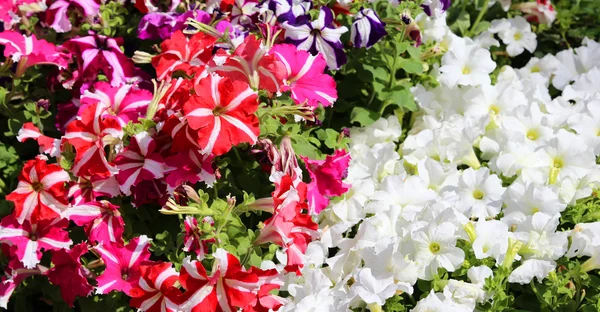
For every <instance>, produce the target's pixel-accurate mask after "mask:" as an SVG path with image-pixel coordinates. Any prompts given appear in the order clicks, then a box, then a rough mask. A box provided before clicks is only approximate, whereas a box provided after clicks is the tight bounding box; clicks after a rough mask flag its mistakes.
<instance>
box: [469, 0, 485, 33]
mask: <svg viewBox="0 0 600 312" xmlns="http://www.w3.org/2000/svg"><path fill="white" fill-rule="evenodd" d="M489 4H490V0H485V1H484V2H483V7H482V8H481V11H479V15H477V19H475V23H473V26H471V30H469V32H468V34H469V35H471V34H472V33H473V30H475V28H477V25H479V22H481V19H482V18H483V16H484V15H485V13H486V12H487V10H488V6H489Z"/></svg>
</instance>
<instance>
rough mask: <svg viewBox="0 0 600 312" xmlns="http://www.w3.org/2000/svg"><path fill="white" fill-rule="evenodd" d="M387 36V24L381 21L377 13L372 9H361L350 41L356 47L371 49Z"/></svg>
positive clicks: (353, 26) (353, 25)
mask: <svg viewBox="0 0 600 312" xmlns="http://www.w3.org/2000/svg"><path fill="white" fill-rule="evenodd" d="M385 35H387V31H385V23H383V22H382V21H381V20H380V19H379V16H377V13H375V11H373V10H371V9H365V8H360V11H359V12H358V13H357V14H356V18H355V20H354V23H353V24H352V29H351V30H350V39H351V40H352V44H353V45H354V47H356V48H370V47H372V46H373V45H374V44H375V43H377V41H379V40H380V39H381V38H383V36H385Z"/></svg>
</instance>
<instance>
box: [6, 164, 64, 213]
mask: <svg viewBox="0 0 600 312" xmlns="http://www.w3.org/2000/svg"><path fill="white" fill-rule="evenodd" d="M69 181H70V177H69V174H68V173H67V172H66V171H64V170H63V169H62V168H61V167H60V166H58V165H57V164H47V163H46V161H45V160H44V159H43V158H41V157H38V158H36V159H32V160H30V161H28V162H27V163H25V165H24V166H23V170H22V171H21V174H20V175H19V184H18V185H17V189H16V190H14V191H13V192H12V193H10V194H8V195H7V196H6V199H7V200H10V201H12V202H13V203H14V204H15V210H14V211H13V216H14V217H15V219H16V220H17V221H18V222H19V223H21V224H22V223H24V222H25V221H30V223H31V224H36V223H38V222H39V221H41V220H52V219H54V218H57V217H58V216H59V215H60V214H61V212H62V211H63V210H64V209H65V208H66V207H67V204H68V202H67V197H66V192H67V190H66V187H65V183H66V182H69Z"/></svg>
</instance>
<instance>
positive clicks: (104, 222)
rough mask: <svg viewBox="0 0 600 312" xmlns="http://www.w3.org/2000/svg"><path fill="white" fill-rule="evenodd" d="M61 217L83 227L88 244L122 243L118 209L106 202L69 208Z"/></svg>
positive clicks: (122, 224)
mask: <svg viewBox="0 0 600 312" xmlns="http://www.w3.org/2000/svg"><path fill="white" fill-rule="evenodd" d="M63 217H65V218H67V219H69V220H72V221H73V222H75V224H77V225H79V226H83V227H85V232H86V234H87V237H88V240H89V241H90V242H98V243H102V242H116V243H121V244H122V243H123V232H124V230H125V223H124V222H123V217H121V213H120V212H119V207H118V206H115V205H113V204H111V203H110V202H108V201H105V200H103V201H98V202H96V201H94V202H87V203H82V204H79V205H75V206H72V207H69V208H68V209H67V210H65V212H64V213H63Z"/></svg>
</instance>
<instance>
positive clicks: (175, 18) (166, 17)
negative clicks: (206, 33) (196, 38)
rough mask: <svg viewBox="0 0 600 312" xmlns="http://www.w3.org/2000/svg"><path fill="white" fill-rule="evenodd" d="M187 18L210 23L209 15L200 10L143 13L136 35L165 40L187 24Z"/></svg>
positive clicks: (141, 37)
mask: <svg viewBox="0 0 600 312" xmlns="http://www.w3.org/2000/svg"><path fill="white" fill-rule="evenodd" d="M188 18H193V19H195V20H197V21H198V22H200V23H204V24H208V23H210V20H211V16H210V15H209V14H208V13H206V12H204V11H202V10H195V11H187V12H185V13H177V12H173V11H171V12H152V13H148V14H146V15H144V17H142V19H141V20H140V24H139V26H138V30H137V33H138V36H139V38H140V39H150V40H165V39H169V38H170V37H171V35H172V34H173V33H174V32H176V31H182V30H184V29H185V28H186V27H187V26H186V24H185V22H186V21H187V19H188Z"/></svg>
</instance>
